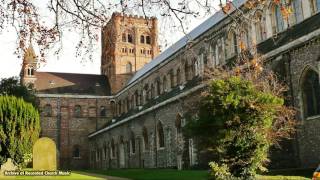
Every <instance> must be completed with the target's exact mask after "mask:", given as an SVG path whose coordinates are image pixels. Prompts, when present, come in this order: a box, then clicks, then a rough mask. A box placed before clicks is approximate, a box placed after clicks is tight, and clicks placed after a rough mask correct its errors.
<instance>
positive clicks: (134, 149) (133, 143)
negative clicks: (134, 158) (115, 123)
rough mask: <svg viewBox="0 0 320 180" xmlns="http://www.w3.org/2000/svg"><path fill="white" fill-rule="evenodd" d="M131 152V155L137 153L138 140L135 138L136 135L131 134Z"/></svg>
mask: <svg viewBox="0 0 320 180" xmlns="http://www.w3.org/2000/svg"><path fill="white" fill-rule="evenodd" d="M130 144H131V146H130V150H131V154H134V153H136V139H135V137H134V133H133V132H131V140H130Z"/></svg>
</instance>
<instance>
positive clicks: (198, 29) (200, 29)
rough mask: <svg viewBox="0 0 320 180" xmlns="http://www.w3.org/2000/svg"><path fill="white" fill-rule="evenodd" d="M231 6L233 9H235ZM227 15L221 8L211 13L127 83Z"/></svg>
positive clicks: (237, 1) (241, 1) (236, 0)
mask: <svg viewBox="0 0 320 180" xmlns="http://www.w3.org/2000/svg"><path fill="white" fill-rule="evenodd" d="M246 1H247V0H234V1H233V2H232V3H233V5H234V6H235V7H236V8H239V7H241V6H242V5H243V4H244V3H245V2H246ZM236 8H233V11H234V10H235V9H236ZM225 17H227V15H226V14H225V13H223V11H222V10H220V11H218V12H217V13H215V14H214V15H212V16H211V17H210V18H208V19H207V20H206V21H204V22H203V23H202V24H200V25H199V26H197V27H196V28H195V29H193V30H192V31H191V32H190V33H189V34H187V35H185V36H184V37H182V38H181V39H180V40H179V41H177V42H176V43H174V44H173V45H172V46H170V47H169V48H168V49H166V50H165V51H164V52H163V53H161V54H160V55H158V56H157V57H156V58H155V59H153V60H151V61H150V62H149V63H148V64H146V65H145V66H144V67H143V68H141V69H140V70H139V71H138V72H137V73H136V74H135V75H134V76H133V77H132V78H131V79H130V81H129V82H128V84H127V85H129V84H131V83H133V82H134V81H136V80H137V79H139V78H140V77H141V76H143V75H144V74H146V73H147V72H149V71H151V70H152V69H153V68H155V67H156V66H157V65H158V64H160V63H162V62H164V61H166V60H168V58H169V57H170V56H172V55H173V54H174V53H176V52H178V51H179V50H180V49H181V48H183V47H184V46H186V45H187V43H188V42H189V41H192V40H194V39H196V38H197V37H199V36H200V35H202V34H203V33H205V32H206V31H208V30H209V29H210V28H212V27H213V26H215V25H216V24H218V23H219V22H220V21H222V20H223V19H224V18H225Z"/></svg>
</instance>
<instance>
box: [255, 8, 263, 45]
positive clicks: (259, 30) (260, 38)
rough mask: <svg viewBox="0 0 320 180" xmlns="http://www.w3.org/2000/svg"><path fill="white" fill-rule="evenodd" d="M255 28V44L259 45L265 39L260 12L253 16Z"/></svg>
mask: <svg viewBox="0 0 320 180" xmlns="http://www.w3.org/2000/svg"><path fill="white" fill-rule="evenodd" d="M255 28H256V39H257V43H259V42H261V41H263V40H264V39H265V21H264V18H263V16H262V12H261V11H257V12H256V14H255Z"/></svg>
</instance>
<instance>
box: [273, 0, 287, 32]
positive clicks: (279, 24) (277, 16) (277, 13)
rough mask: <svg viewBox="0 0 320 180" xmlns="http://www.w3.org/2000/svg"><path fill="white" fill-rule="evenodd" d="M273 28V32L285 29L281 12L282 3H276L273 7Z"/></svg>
mask: <svg viewBox="0 0 320 180" xmlns="http://www.w3.org/2000/svg"><path fill="white" fill-rule="evenodd" d="M272 16H273V17H272V29H273V33H274V34H276V33H279V32H281V31H283V30H284V19H283V17H282V14H281V7H280V5H277V4H274V5H273V7H272Z"/></svg>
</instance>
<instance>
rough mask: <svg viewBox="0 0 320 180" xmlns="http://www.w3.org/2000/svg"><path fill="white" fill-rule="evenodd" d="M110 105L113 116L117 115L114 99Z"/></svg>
mask: <svg viewBox="0 0 320 180" xmlns="http://www.w3.org/2000/svg"><path fill="white" fill-rule="evenodd" d="M110 106H111V113H112V116H115V114H116V109H117V108H116V106H115V102H114V101H111V102H110Z"/></svg>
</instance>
